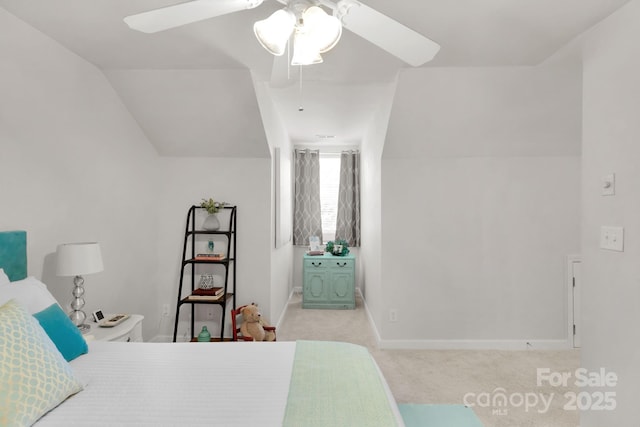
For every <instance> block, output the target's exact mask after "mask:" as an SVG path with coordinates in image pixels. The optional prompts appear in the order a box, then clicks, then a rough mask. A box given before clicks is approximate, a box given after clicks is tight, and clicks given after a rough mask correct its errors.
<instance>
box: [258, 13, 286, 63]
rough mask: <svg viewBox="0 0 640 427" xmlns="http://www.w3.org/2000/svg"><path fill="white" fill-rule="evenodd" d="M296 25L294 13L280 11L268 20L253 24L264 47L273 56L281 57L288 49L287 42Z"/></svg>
mask: <svg viewBox="0 0 640 427" xmlns="http://www.w3.org/2000/svg"><path fill="white" fill-rule="evenodd" d="M295 25H296V17H295V16H294V15H293V13H291V12H290V11H289V10H286V9H280V10H277V11H275V12H274V13H273V14H272V15H271V16H270V17H268V18H267V19H263V20H262V21H258V22H256V23H255V24H253V32H254V34H255V35H256V38H257V39H258V41H259V42H260V44H261V45H262V47H264V48H265V49H266V50H267V51H269V52H270V53H272V54H273V55H276V56H281V55H282V54H283V53H284V52H285V49H286V48H287V41H288V40H289V37H291V33H293V29H294V27H295Z"/></svg>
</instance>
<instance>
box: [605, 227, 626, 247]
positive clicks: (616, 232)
mask: <svg viewBox="0 0 640 427" xmlns="http://www.w3.org/2000/svg"><path fill="white" fill-rule="evenodd" d="M600 248H602V249H607V250H610V251H618V252H623V251H624V228H622V227H611V226H604V225H603V226H602V227H600Z"/></svg>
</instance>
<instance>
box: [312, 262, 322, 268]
mask: <svg viewBox="0 0 640 427" xmlns="http://www.w3.org/2000/svg"><path fill="white" fill-rule="evenodd" d="M311 264H312V265H313V266H314V267H320V266H321V265H322V263H321V262H319V263H317V264H316V263H315V262H312V263H311Z"/></svg>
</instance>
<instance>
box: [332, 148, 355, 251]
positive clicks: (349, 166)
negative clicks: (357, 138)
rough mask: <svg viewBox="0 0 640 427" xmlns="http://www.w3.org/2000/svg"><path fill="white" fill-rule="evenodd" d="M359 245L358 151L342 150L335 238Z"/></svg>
mask: <svg viewBox="0 0 640 427" xmlns="http://www.w3.org/2000/svg"><path fill="white" fill-rule="evenodd" d="M338 239H343V240H346V241H347V243H348V244H349V246H354V247H356V246H360V153H359V152H358V151H343V152H342V154H341V155H340V187H339V188H338V216H337V219H336V240H338Z"/></svg>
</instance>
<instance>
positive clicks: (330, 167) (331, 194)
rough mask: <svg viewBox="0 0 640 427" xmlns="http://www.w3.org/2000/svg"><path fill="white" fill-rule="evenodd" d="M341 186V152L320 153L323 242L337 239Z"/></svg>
mask: <svg viewBox="0 0 640 427" xmlns="http://www.w3.org/2000/svg"><path fill="white" fill-rule="evenodd" d="M339 186H340V154H339V153H320V209H321V215H322V242H323V243H327V242H328V241H330V240H335V237H336V217H337V215H338V188H339Z"/></svg>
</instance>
